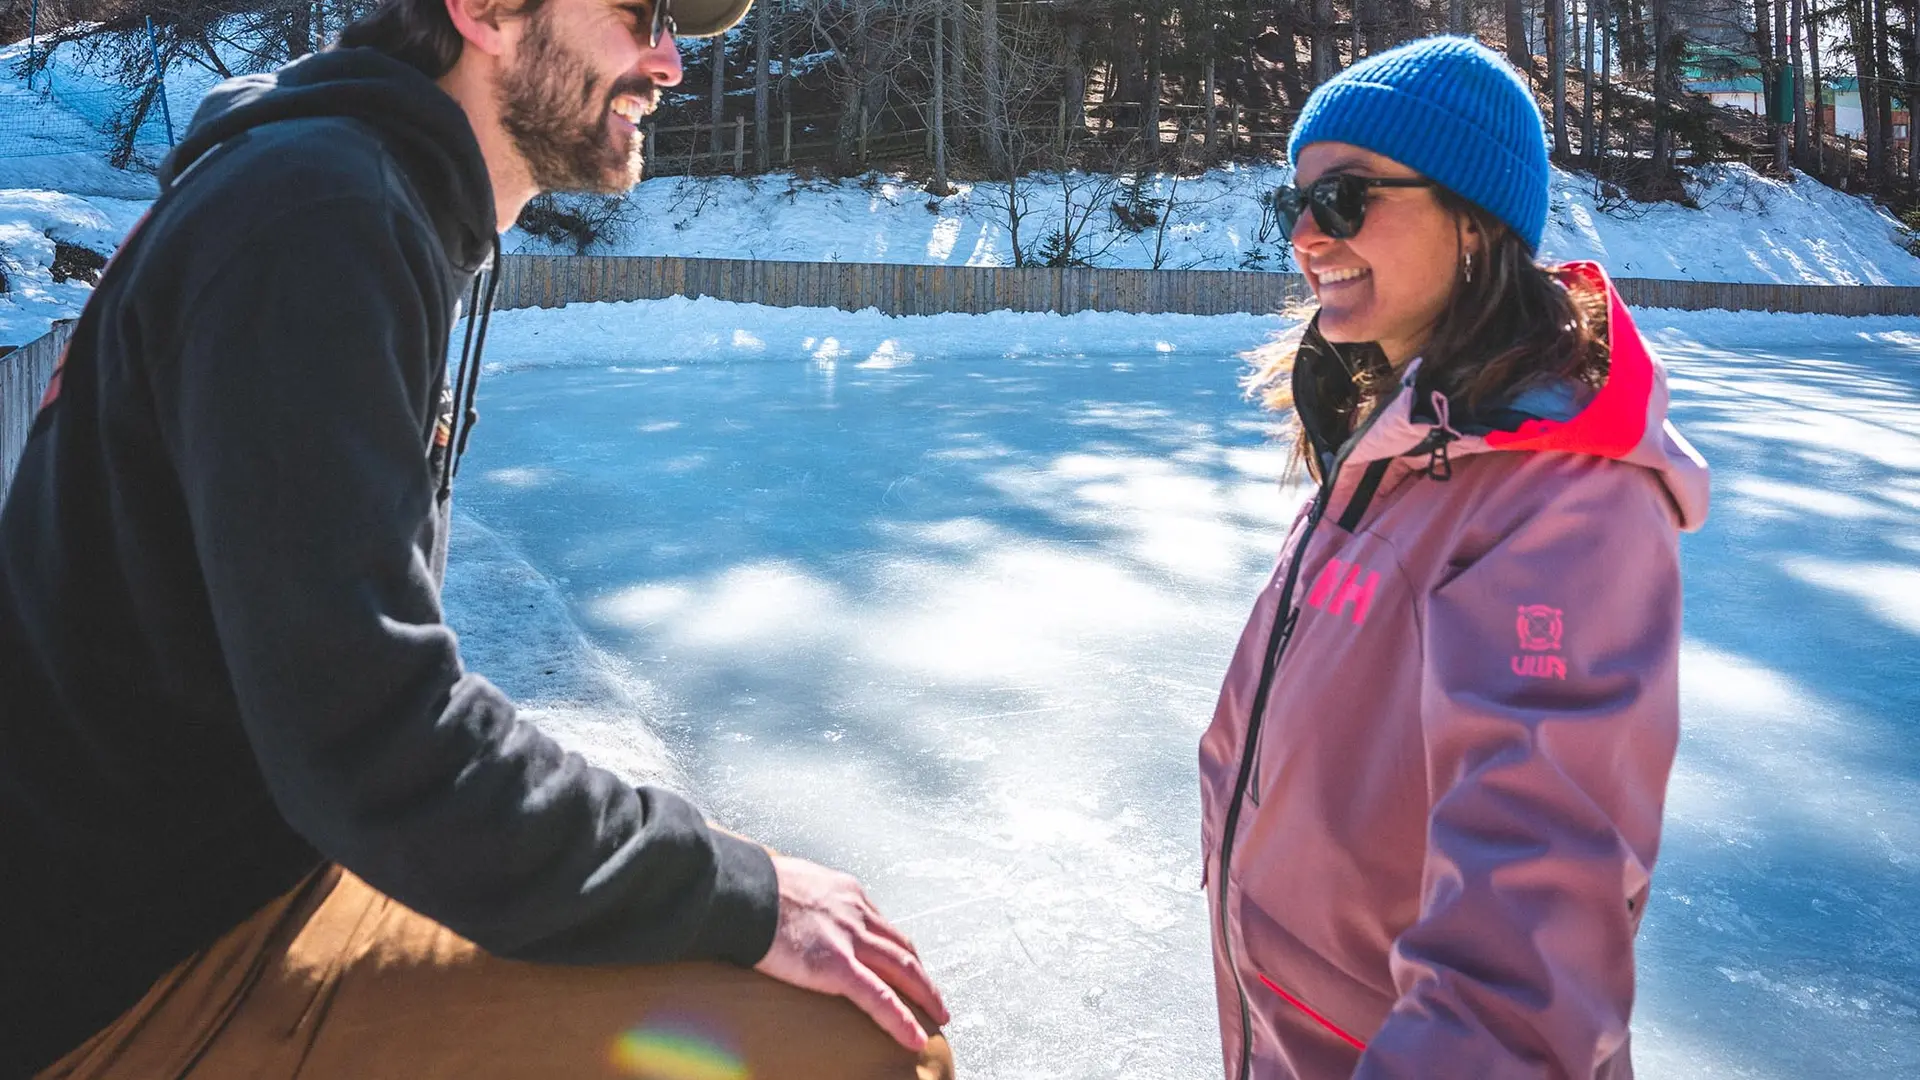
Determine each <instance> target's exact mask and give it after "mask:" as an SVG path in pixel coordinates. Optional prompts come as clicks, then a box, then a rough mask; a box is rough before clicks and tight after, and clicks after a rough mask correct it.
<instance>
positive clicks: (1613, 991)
mask: <svg viewBox="0 0 1920 1080" xmlns="http://www.w3.org/2000/svg"><path fill="white" fill-rule="evenodd" d="M1519 489H1525V490H1524V491H1523V490H1519ZM1529 492H1531V493H1532V494H1528V493H1529ZM1543 493H1544V494H1543ZM1507 496H1511V497H1510V498H1509V497H1507ZM1495 500H1496V501H1506V502H1507V503H1508V505H1510V506H1516V507H1517V508H1520V512H1519V513H1518V514H1510V515H1509V518H1510V521H1509V524H1508V525H1507V526H1506V528H1505V529H1504V531H1502V532H1499V533H1496V534H1495V535H1493V536H1492V537H1491V538H1490V540H1491V542H1490V544H1489V543H1484V542H1483V543H1481V544H1478V545H1476V546H1480V547H1482V548H1483V549H1484V550H1482V551H1480V552H1478V553H1463V554H1462V556H1461V557H1460V558H1458V559H1456V560H1455V562H1454V564H1453V565H1454V566H1455V567H1456V568H1457V569H1456V572H1455V573H1454V576H1452V577H1451V578H1450V579H1448V580H1446V581H1445V583H1444V584H1442V585H1441V586H1439V587H1438V588H1437V589H1436V590H1435V591H1434V592H1433V593H1432V595H1431V596H1430V597H1429V601H1428V606H1427V621H1426V624H1425V627H1424V631H1423V632H1424V638H1425V660H1424V674H1423V689H1422V695H1421V706H1420V707H1421V724H1422V729H1423V731H1424V734H1425V738H1426V753H1427V769H1428V783H1429V784H1430V790H1431V791H1432V793H1433V798H1434V804H1433V809H1432V812H1431V817H1430V820H1429V825H1428V836H1427V852H1426V856H1425V865H1424V870H1423V874H1422V883H1421V906H1420V911H1419V915H1418V918H1417V920H1416V921H1415V922H1414V923H1413V925H1412V926H1410V927H1409V928H1408V929H1407V930H1406V931H1405V932H1404V933H1402V934H1401V935H1400V936H1399V937H1398V939H1397V940H1396V941H1395V942H1394V945H1393V949H1392V953H1391V967H1392V972H1393V979H1394V985H1395V987H1396V989H1397V990H1398V993H1399V1000H1398V1001H1397V1002H1396V1004H1395V1005H1394V1007H1393V1009H1392V1011H1391V1012H1389V1014H1388V1016H1387V1019H1386V1021H1385V1023H1384V1025H1383V1026H1382V1027H1381V1029H1380V1031H1379V1032H1378V1034H1377V1035H1376V1036H1375V1037H1374V1038H1373V1040H1372V1041H1371V1043H1370V1044H1369V1045H1368V1048H1367V1050H1366V1052H1365V1054H1363V1055H1362V1057H1361V1060H1360V1065H1359V1068H1358V1070H1357V1071H1356V1072H1355V1074H1354V1075H1355V1076H1356V1077H1358V1078H1363V1080H1385V1078H1388V1077H1423V1078H1434V1077H1460V1078H1473V1080H1504V1078H1509V1077H1513V1078H1518V1077H1530V1078H1534V1077H1576V1078H1587V1077H1591V1076H1593V1075H1594V1072H1595V1070H1596V1069H1597V1068H1598V1067H1599V1066H1600V1065H1602V1064H1604V1063H1605V1062H1606V1061H1607V1060H1608V1059H1609V1058H1610V1057H1611V1056H1612V1055H1613V1054H1614V1053H1615V1052H1617V1051H1618V1050H1619V1049H1620V1047H1621V1046H1622V1045H1623V1044H1624V1043H1625V1041H1626V1038H1627V1021H1628V1016H1629V1013H1630V1011H1631V1009H1632V1006H1633V993H1634V959H1633V956H1634V954H1633V944H1634V935H1635V932H1636V931H1637V929H1638V927H1639V923H1640V917H1641V914H1642V913H1643V911H1644V908H1645V905H1646V902H1647V896H1648V890H1649V882H1650V875H1651V873H1652V870H1653V863H1654V856H1655V853H1656V849H1657V848H1658V845H1659V839H1660V818H1661V812H1662V808H1663V804H1664V801H1665V797H1666V788H1667V776H1668V772H1669V770H1670V769H1671V767H1672V764H1673V756H1674V750H1675V746H1676V744H1677V742H1678V737H1679V690H1678V666H1679V645H1680V574H1679V564H1678V536H1677V533H1676V530H1675V524H1674V519H1673V516H1672V511H1671V509H1670V507H1669V506H1668V505H1667V503H1666V500H1665V496H1664V495H1663V494H1662V493H1661V492H1660V490H1659V484H1658V481H1657V480H1656V479H1655V478H1653V476H1652V475H1651V474H1649V473H1647V472H1646V471H1645V470H1642V469H1639V468H1636V467H1633V466H1627V465H1621V464H1618V463H1616V462H1610V461H1604V460H1601V459H1598V458H1592V457H1578V456H1575V455H1564V454H1552V455H1538V456H1537V457H1536V458H1535V460H1534V461H1532V462H1530V463H1528V464H1527V465H1524V466H1522V468H1521V469H1520V470H1518V473H1517V476H1516V478H1515V480H1514V482H1513V484H1512V485H1511V488H1510V490H1509V491H1508V492H1506V493H1495ZM1463 564H1464V565H1463Z"/></svg>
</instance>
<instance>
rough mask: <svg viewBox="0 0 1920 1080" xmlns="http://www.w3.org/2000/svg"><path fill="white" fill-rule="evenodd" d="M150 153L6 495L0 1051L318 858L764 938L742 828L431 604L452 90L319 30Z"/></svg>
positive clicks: (82, 1024)
mask: <svg viewBox="0 0 1920 1080" xmlns="http://www.w3.org/2000/svg"><path fill="white" fill-rule="evenodd" d="M162 184H163V194H162V196H161V198H160V200H159V201H158V202H157V203H156V204H155V206H154V209H153V210H152V212H151V213H150V214H149V215H148V216H147V217H146V219H145V220H144V221H143V223H142V224H141V225H140V226H137V227H136V228H135V230H134V233H133V234H132V235H131V236H130V237H129V238H128V240H127V241H126V243H125V244H123V245H122V247H121V249H120V252H119V254H118V255H117V256H116V257H115V259H114V261H113V263H112V265H111V266H110V267H109V268H108V270H107V273H106V275H105V276H104V278H103V279H102V280H101V282H100V286H99V288H98V289H97V290H96V291H95V293H94V295H93V297H92V299H91V301H90V302H89V303H88V304H87V307H86V310H85V311H84V312H83V313H82V314H81V317H80V321H79V323H78V325H77V327H76V328H75V334H74V337H73V341H72V344H71V345H70V346H69V351H68V354H67V357H66V361H65V363H64V366H63V367H62V369H61V371H60V373H59V374H58V375H57V376H56V378H55V383H56V385H55V387H54V389H53V391H52V394H51V396H50V400H49V404H48V405H47V406H46V407H45V408H43V410H42V411H41V413H40V415H39V417H38V419H37V420H36V421H35V426H34V430H33V433H32V436H31V438H30V440H29V442H28V445H27V449H26V453H25V455H24V457H23V458H22V460H21V462H20V468H19V472H18V474H17V475H16V477H15V479H14V482H13V487H12V490H11V491H10V492H9V494H8V498H7V502H6V506H5V508H4V511H0V1076H14V1075H20V1074H22V1073H29V1072H31V1071H32V1070H33V1069H35V1068H38V1067H40V1066H43V1065H45V1064H48V1063H50V1062H51V1060H52V1059H54V1058H56V1057H58V1056H59V1055H60V1054H62V1053H64V1052H65V1051H67V1050H69V1049H71V1048H72V1047H74V1046H76V1045H78V1044H79V1043H80V1042H81V1041H82V1040H84V1039H85V1038H86V1037H87V1036H88V1035H90V1034H91V1033H92V1032H93V1031H95V1030H96V1029H98V1028H100V1027H101V1026H103V1025H105V1024H106V1023H108V1022H109V1021H111V1020H112V1019H113V1018H114V1017H115V1016H116V1015H118V1014H119V1013H120V1012H122V1011H124V1010H125V1009H126V1008H127V1007H129V1006H130V1005H132V1004H133V1003H134V1002H135V1001H136V1000H137V999H138V998H139V997H140V996H141V994H142V993H143V992H144V991H145V990H146V988H147V987H148V986H149V985H150V984H151V983H152V982H153V981H154V980H155V979H156V978H157V977H159V976H160V975H162V974H164V973H165V972H166V971H167V970H168V969H169V968H170V967H172V966H173V965H175V964H177V963H178V962H180V961H181V960H183V959H185V958H186V957H188V956H189V955H191V954H192V953H193V952H194V951H195V950H197V949H199V948H201V947H203V946H205V945H207V944H209V943H210V942H211V941H213V940H214V939H215V938H217V937H218V936H219V935H220V934H222V933H223V932H225V931H226V930H228V929H229V928H231V927H233V926H234V925H236V924H237V923H239V922H240V921H242V920H244V919H245V918H246V917H247V916H248V915H249V914H251V913H252V912H253V911H255V910H256V909H258V908H259V907H261V906H262V905H263V904H265V903H266V902H268V901H269V900H270V899H272V898H273V897H275V896H277V895H279V894H280V893H282V892H284V891H286V890H288V889H290V888H291V887H293V886H294V885H295V884H297V883H298V882H299V881H300V879H301V878H302V877H303V876H304V875H306V874H307V873H308V872H309V871H311V870H312V869H314V868H315V867H316V866H317V865H319V864H320V863H321V862H322V861H323V860H334V861H337V862H339V863H341V864H342V865H344V866H346V867H347V868H348V869H351V870H353V871H354V872H355V873H357V874H359V875H360V876H361V877H363V878H365V879H366V880H367V881H368V882H369V883H370V884H372V885H373V886H374V887H376V888H378V889H380V890H382V891H383V892H386V893H388V894H389V895H391V896H393V897H394V898H396V899H398V900H400V901H401V902H402V903H404V904H406V905H407V906H408V907H411V908H413V909H415V910H417V911H420V912H422V913H423V914H426V915H428V916H430V917H432V918H434V919H437V920H439V921H440V922H442V923H444V924H445V925H447V926H448V927H450V928H452V929H453V930H455V931H457V932H458V933H460V934H462V935H464V936H466V937H468V938H470V939H472V940H473V941H475V942H477V943H478V944H480V945H481V946H482V947H484V948H486V949H488V950H490V951H492V952H495V953H498V954H501V955H506V956H512V957H517V958H522V959H532V960H543V961H554V962H563V963H624V962H649V961H664V960H671V959H679V958H720V959H726V960H731V961H733V962H736V963H740V964H751V963H753V962H755V961H757V960H759V959H760V957H761V956H762V955H763V954H764V953H765V951H766V949H767V947H768V946H769V944H770V943H771V941H772V937H773V931H774V924H775V921H776V915H777V893H776V889H775V880H774V873H773V867H772V863H771V861H770V859H769V857H768V855H767V854H766V852H765V851H764V850H763V849H761V848H759V847H758V846H755V845H752V844H749V843H745V842H743V841H740V840H737V839H735V838H733V837H731V836H729V835H726V834H724V833H718V832H715V831H712V830H709V829H708V827H707V825H706V824H705V822H704V821H703V820H702V818H701V816H700V814H699V813H698V812H697V811H696V810H695V809H694V808H693V807H692V806H691V805H690V804H688V803H687V802H686V801H684V800H683V799H681V798H679V797H677V796H675V795H673V794H671V793H668V792H665V791H661V790H658V789H654V788H640V789H638V790H635V789H633V788H631V787H629V786H627V785H625V784H623V783H622V782H620V781H619V780H618V779H617V778H616V777H614V776H613V775H612V774H610V773H607V772H604V771H601V770H598V769H595V768H592V767H590V766H588V765H587V764H585V763H584V762H583V761H582V760H581V759H580V758H579V757H577V756H575V755H572V754H568V753H566V752H564V751H562V750H561V748H560V747H559V746H558V745H556V744H555V743H554V742H553V741H552V740H550V739H548V738H547V737H546V736H544V735H542V734H541V733H540V732H539V731H538V730H536V729H535V728H534V727H533V726H532V725H531V724H529V723H527V722H525V721H523V720H521V719H519V718H518V717H517V716H516V714H515V711H514V707H513V705H512V704H511V703H510V702H508V701H507V699H506V698H505V697H504V696H503V695H502V694H501V693H500V692H499V691H498V690H496V689H495V688H494V687H493V686H492V685H490V684H489V683H488V682H487V681H486V680H485V679H483V678H481V677H479V676H478V675H474V674H470V673H467V672H465V671H464V670H462V667H461V663H460V653H459V649H458V647H457V644H456V642H455V639H454V635H453V633H452V631H451V630H449V629H448V627H447V626H446V625H445V623H444V622H443V621H442V617H441V611H440V598H439V594H440V581H441V577H442V572H443V569H444V558H445V555H444V553H445V549H446V534H447V496H446V494H445V490H444V487H443V485H442V484H441V478H442V473H443V470H444V469H445V462H444V457H445V453H446V451H445V443H446V439H445V429H444V427H443V426H442V425H444V424H445V423H446V421H447V420H448V419H449V418H450V413H449V408H448V405H449V403H450V401H451V394H450V393H449V391H448V388H447V386H446V383H447V363H446V357H447V347H448V335H449V331H450V328H451V327H452V325H453V320H454V316H455V311H456V307H457V305H458V303H459V301H460V300H461V298H462V296H463V294H465V293H466V292H467V290H468V287H469V285H470V283H471V282H472V281H473V280H474V277H475V275H476V274H477V273H479V272H480V271H481V270H482V268H483V266H484V265H485V264H486V263H487V262H488V260H489V258H490V256H491V255H492V253H493V251H494V247H495V244H494V236H495V232H494V207H493V194H492V190H491V187H490V184H489V182H488V176H487V171H486V165H485V162H484V161H483V159H482V158H481V155H480V148H479V146H478V144H477V143H476V141H475V139H474V136H473V133H472V130H471V128H470V127H469V126H468V123H467V119H466V115H465V114H464V113H463V112H462V111H461V109H460V108H459V106H458V105H457V104H455V103H454V101H453V100H452V99H451V98H449V97H448V96H447V95H446V94H444V93H443V92H442V91H441V90H440V89H439V88H438V87H437V86H435V85H434V84H433V82H432V81H430V80H428V79H427V78H426V77H424V76H423V75H421V74H420V73H418V72H417V71H415V70H414V69H412V68H410V67H407V66H405V65H403V64H401V63H399V62H397V61H394V60H392V59H389V58H387V57H385V56H382V55H381V54H379V53H376V52H373V51H370V50H365V49H354V50H346V51H340V52H332V53H325V54H320V55H317V56H312V57H308V58H306V59H303V60H301V61H299V62H297V63H294V64H292V65H289V66H288V67H286V68H284V69H282V70H281V71H280V72H279V73H278V74H277V75H272V76H255V77H249V78H245V79H239V80H235V81H232V82H229V83H227V84H225V85H223V86H222V87H221V88H219V89H218V90H216V91H215V92H214V94H213V95H212V96H210V97H209V98H208V99H207V101H206V103H205V104H204V105H203V106H202V107H201V109H200V112H199V114H198V115H197V116H196V117H195V119H194V123H193V126H192V129H191V130H190V131H189V132H188V134H187V138H186V141H185V142H184V143H182V144H181V146H180V148H179V149H178V150H177V151H176V152H175V154H174V155H173V156H172V157H171V158H170V159H169V161H168V164H167V167H166V168H165V169H164V170H163V173H162ZM437 429H438V432H439V435H438V437H436V431H437Z"/></svg>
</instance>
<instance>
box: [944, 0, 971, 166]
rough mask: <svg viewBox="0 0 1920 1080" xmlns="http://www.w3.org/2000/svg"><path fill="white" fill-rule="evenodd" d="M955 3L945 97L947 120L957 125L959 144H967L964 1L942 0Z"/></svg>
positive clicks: (949, 30) (949, 28)
mask: <svg viewBox="0 0 1920 1080" xmlns="http://www.w3.org/2000/svg"><path fill="white" fill-rule="evenodd" d="M942 2H950V3H953V4H954V7H953V9H952V10H951V12H950V13H949V15H948V16H947V85H946V90H945V95H946V99H947V119H946V123H947V124H949V125H953V126H957V127H958V128H959V131H960V135H959V139H960V142H961V144H962V145H965V143H966V137H967V135H966V133H967V123H966V116H967V112H966V110H967V109H968V108H969V107H970V106H969V103H968V96H967V95H968V93H969V87H970V85H971V84H969V83H968V82H967V66H966V65H967V20H966V18H965V17H964V14H963V12H962V10H961V9H962V8H964V6H965V0H942Z"/></svg>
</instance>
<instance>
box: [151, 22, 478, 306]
mask: <svg viewBox="0 0 1920 1080" xmlns="http://www.w3.org/2000/svg"><path fill="white" fill-rule="evenodd" d="M316 117H343V118H347V119H352V120H358V121H360V122H362V123H365V124H368V125H370V126H372V127H374V128H376V129H378V130H379V132H380V133H381V135H382V136H383V137H384V139H385V141H386V142H387V144H388V145H389V146H390V147H391V148H392V150H393V152H394V153H395V154H396V156H398V157H399V158H400V159H401V160H402V161H403V162H404V163H405V165H406V167H407V173H408V175H409V177H411V178H412V180H413V181H414V183H415V184H416V185H418V187H419V188H420V195H421V197H422V199H423V201H424V202H425V203H426V205H427V206H428V207H429V208H431V213H432V214H433V218H434V227H435V229H436V231H437V232H438V233H439V235H440V240H441V243H442V244H444V245H445V247H446V251H447V254H448V256H449V257H450V258H451V259H452V260H453V262H454V263H455V264H456V265H458V266H460V267H461V268H463V269H465V270H467V271H469V272H471V271H473V270H474V269H476V268H478V267H479V266H480V265H482V264H483V263H484V262H485V261H486V260H487V258H488V257H489V256H490V255H491V254H492V253H493V242H494V234H495V220H494V206H493V182H492V180H491V178H490V177H489V176H488V174H487V163H486V159H485V158H484V157H482V156H481V153H480V144H479V142H478V141H477V140H476V139H475V138H474V135H473V126H472V125H471V124H470V123H468V121H467V114H466V112H465V111H464V110H463V109H461V108H460V106H459V104H458V103H457V102H455V101H454V100H453V98H451V97H449V96H447V93H446V92H445V91H443V90H441V89H440V87H439V86H438V85H437V84H436V83H435V82H434V81H433V80H432V79H429V78H427V77H426V76H425V75H423V74H421V73H420V72H419V71H418V70H416V69H415V68H413V67H411V66H409V65H407V64H404V63H402V62H400V61H398V60H395V59H393V58H392V57H390V56H387V55H386V54H384V53H381V52H379V51H377V50H374V49H337V50H333V51H329V52H322V53H313V54H311V55H308V56H304V57H301V58H300V59H299V60H296V61H294V62H293V63H291V64H288V65H287V66H285V67H283V68H281V69H280V70H278V71H275V72H270V73H266V74H260V75H244V76H241V77H240V78H237V79H229V80H227V81H226V82H223V83H221V84H220V85H219V86H217V87H215V88H214V89H213V91H212V92H211V93H209V94H208V95H207V97H206V99H205V100H204V101H202V102H201V104H200V108H199V110H198V111H197V112H195V113H194V117H193V123H192V124H191V125H190V126H189V127H188V129H187V134H186V138H185V139H183V140H182V141H181V142H180V145H179V146H177V147H175V148H174V150H173V152H172V153H171V154H169V155H168V156H167V160H166V162H165V163H164V164H163V165H162V166H161V169H160V184H161V186H162V187H163V188H168V187H172V186H173V185H174V184H175V183H177V182H179V181H180V180H181V179H182V178H183V177H184V176H186V175H187V174H188V173H189V172H191V171H192V169H193V167H194V165H195V164H197V163H198V162H200V161H202V160H204V159H205V158H206V156H207V154H208V153H209V152H210V151H211V150H213V148H214V147H216V146H218V145H220V144H221V143H224V142H227V141H228V140H230V139H233V138H234V137H236V136H238V135H241V134H243V133H245V132H247V131H250V130H252V129H253V128H257V127H261V126H263V125H266V124H272V123H275V122H278V121H281V120H295V119H311V118H316Z"/></svg>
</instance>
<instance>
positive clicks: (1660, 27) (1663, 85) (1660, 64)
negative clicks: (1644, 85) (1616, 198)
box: [1653, 0, 1673, 180]
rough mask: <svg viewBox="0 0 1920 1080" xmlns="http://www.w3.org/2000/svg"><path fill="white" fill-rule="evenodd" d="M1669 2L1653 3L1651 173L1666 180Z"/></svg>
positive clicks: (1669, 146) (1670, 163)
mask: <svg viewBox="0 0 1920 1080" xmlns="http://www.w3.org/2000/svg"><path fill="white" fill-rule="evenodd" d="M1671 7H1672V0H1653V173H1654V176H1656V177H1658V178H1659V179H1661V180H1664V179H1666V176H1667V174H1668V172H1670V171H1671V170H1672V169H1673V133H1672V132H1670V131H1668V130H1667V108H1668V106H1669V105H1670V104H1671V102H1672V95H1671V94H1669V93H1668V84H1669V82H1670V81H1671V79H1672V77H1673V73H1672V72H1671V71H1670V70H1669V69H1670V68H1671V67H1672V64H1671V62H1670V59H1669V57H1668V50H1667V42H1668V40H1669V39H1670V37H1671V36H1672V33H1673V20H1672V18H1671V17H1670V11H1671Z"/></svg>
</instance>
